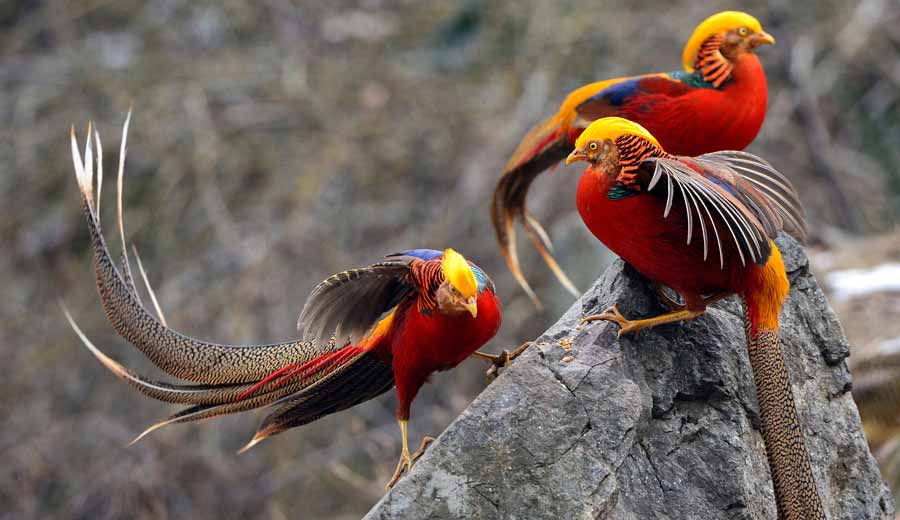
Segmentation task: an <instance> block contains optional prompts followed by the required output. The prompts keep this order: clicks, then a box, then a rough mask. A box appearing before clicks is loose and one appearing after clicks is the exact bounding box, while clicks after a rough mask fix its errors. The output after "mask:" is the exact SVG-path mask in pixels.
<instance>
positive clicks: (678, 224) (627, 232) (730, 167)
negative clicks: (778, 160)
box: [566, 117, 825, 520]
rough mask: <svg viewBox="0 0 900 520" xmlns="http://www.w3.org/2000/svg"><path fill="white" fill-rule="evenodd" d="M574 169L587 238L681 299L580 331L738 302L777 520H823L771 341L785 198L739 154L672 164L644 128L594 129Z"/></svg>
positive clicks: (665, 319)
mask: <svg viewBox="0 0 900 520" xmlns="http://www.w3.org/2000/svg"><path fill="white" fill-rule="evenodd" d="M573 162H586V163H587V165H588V166H587V169H586V170H585V172H584V173H583V174H582V176H581V181H580V183H579V185H578V194H577V205H578V211H579V213H581V217H582V219H583V220H584V222H585V224H587V227H588V228H589V229H590V230H591V232H592V233H593V234H594V235H595V236H596V237H597V238H599V239H600V241H602V242H603V243H604V244H606V246H607V247H609V248H610V249H612V250H613V252H615V253H616V254H618V255H619V256H621V257H622V258H623V259H624V260H625V261H627V262H628V263H630V264H631V265H633V266H634V267H635V268H636V269H637V270H638V271H640V272H641V273H643V274H644V275H645V276H647V277H648V278H649V279H650V280H652V281H653V282H655V283H657V284H662V285H665V286H668V287H670V288H672V289H674V290H675V291H676V292H677V293H678V294H680V295H681V298H682V299H683V303H678V302H675V301H674V300H671V299H669V300H668V302H667V303H668V305H669V306H670V307H671V312H669V313H666V314H663V315H661V316H655V317H651V318H644V319H637V320H633V319H627V318H625V317H624V316H623V315H622V313H621V312H619V309H617V308H616V307H611V308H609V309H607V310H606V311H605V312H604V313H602V314H597V315H593V316H588V317H586V318H585V319H584V320H583V321H584V322H591V321H595V320H607V321H613V322H615V323H617V324H618V325H619V326H620V327H621V328H620V330H619V335H620V336H621V335H622V334H627V333H634V332H637V331H639V330H641V329H645V328H648V327H655V326H657V325H662V324H665V323H672V322H676V321H682V320H689V319H693V318H696V317H698V316H701V315H702V314H703V313H704V312H705V310H706V307H707V305H709V304H710V303H712V302H713V301H715V300H717V299H719V298H722V297H723V296H727V295H730V294H737V295H739V296H740V297H741V298H742V300H743V302H744V310H745V327H746V340H747V351H748V354H749V358H750V365H751V368H752V370H753V379H754V381H755V383H756V391H757V397H758V399H759V412H760V419H761V423H762V435H763V440H764V442H765V445H766V453H767V455H768V460H769V468H770V470H771V474H772V482H773V484H774V488H775V498H776V501H777V506H778V511H779V518H780V519H784V520H800V519H803V520H821V519H823V518H825V513H824V509H823V506H822V501H821V499H820V498H819V493H818V490H817V489H816V481H815V479H814V477H813V473H812V469H811V466H810V461H809V453H808V452H807V450H806V446H805V444H804V440H803V433H802V429H801V427H800V422H799V420H798V418H797V410H796V406H795V404H794V397H793V394H792V391H791V385H790V381H789V378H788V372H787V367H786V366H785V361H784V355H783V354H782V351H781V347H780V345H779V342H778V323H779V314H780V313H781V307H782V305H783V304H784V300H785V298H786V297H787V294H788V289H789V283H788V279H787V273H786V272H785V268H784V264H783V262H782V260H781V253H780V252H779V251H778V248H777V247H776V246H775V243H774V242H773V241H772V239H773V238H774V237H775V236H776V234H777V233H778V232H779V231H781V230H785V231H787V232H788V233H791V234H793V235H794V236H796V237H797V238H801V239H802V238H803V236H804V234H805V224H804V219H803V210H802V208H801V206H800V201H799V200H798V198H797V192H796V191H795V190H794V187H793V186H792V185H791V183H790V182H789V181H788V180H787V179H786V178H785V177H784V176H783V175H781V174H780V173H778V172H777V171H776V170H775V169H774V168H773V167H772V166H771V165H770V164H769V163H767V162H766V161H764V160H762V159H760V158H759V157H756V156H754V155H751V154H748V153H744V152H736V151H724V152H715V153H709V154H705V155H700V156H698V157H686V156H674V155H671V154H669V153H668V152H666V150H665V149H664V148H663V147H662V145H661V144H660V142H659V141H657V139H656V138H655V137H654V136H653V135H652V134H651V133H650V132H649V131H648V130H647V129H646V128H644V127H642V126H641V125H639V124H637V123H634V122H631V121H627V120H625V119H621V118H618V117H608V118H603V119H599V120H597V121H595V122H593V123H592V124H591V125H590V126H589V127H588V128H587V129H586V130H585V131H584V132H583V133H582V134H581V136H579V138H578V141H577V142H576V143H575V150H573V151H572V153H571V154H570V155H569V156H568V158H567V159H566V163H567V164H571V163H573ZM660 294H661V296H663V297H664V298H663V299H664V300H666V299H667V297H665V292H664V291H663V289H660Z"/></svg>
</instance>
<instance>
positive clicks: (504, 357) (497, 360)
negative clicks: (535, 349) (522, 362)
mask: <svg viewBox="0 0 900 520" xmlns="http://www.w3.org/2000/svg"><path fill="white" fill-rule="evenodd" d="M533 344H534V342H533V341H526V342H525V343H522V344H521V345H519V346H518V347H517V348H516V349H515V350H513V351H512V352H509V351H507V350H504V351H502V352H500V353H499V354H497V355H494V354H485V353H484V352H475V353H473V354H472V355H473V356H476V357H480V358H481V359H484V360H486V361H489V362H490V363H491V366H490V368H488V369H487V372H485V375H486V376H487V378H488V381H493V380H494V379H496V378H497V376H498V375H500V369H501V368H506V367H507V366H509V364H510V363H511V362H512V360H514V359H516V358H517V357H519V356H520V355H521V354H522V353H523V352H525V351H526V350H528V347H530V346H531V345H533Z"/></svg>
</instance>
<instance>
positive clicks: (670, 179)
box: [663, 175, 675, 218]
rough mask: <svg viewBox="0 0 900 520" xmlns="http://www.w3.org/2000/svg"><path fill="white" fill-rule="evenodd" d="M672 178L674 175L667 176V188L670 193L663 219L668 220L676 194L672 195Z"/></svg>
mask: <svg viewBox="0 0 900 520" xmlns="http://www.w3.org/2000/svg"><path fill="white" fill-rule="evenodd" d="M672 177H674V175H666V181H667V188H668V190H669V191H668V193H667V194H666V209H665V210H663V218H668V216H669V212H670V211H672V199H673V198H674V197H675V194H674V193H672Z"/></svg>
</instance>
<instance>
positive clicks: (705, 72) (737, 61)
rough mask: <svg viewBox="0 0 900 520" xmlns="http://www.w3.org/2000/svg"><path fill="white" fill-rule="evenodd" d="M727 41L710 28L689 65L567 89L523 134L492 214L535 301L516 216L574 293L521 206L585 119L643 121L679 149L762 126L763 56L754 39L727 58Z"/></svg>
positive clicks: (741, 144) (726, 146) (722, 145)
mask: <svg viewBox="0 0 900 520" xmlns="http://www.w3.org/2000/svg"><path fill="white" fill-rule="evenodd" d="M761 34H765V33H761ZM751 38H752V36H751ZM766 38H771V37H768V35H766ZM758 41H765V42H766V43H771V41H774V40H771V41H770V40H761V39H758V40H757V42H758ZM732 42H733V40H730V39H727V38H725V37H723V36H722V35H721V34H716V35H713V36H711V37H710V38H709V40H708V45H706V46H704V47H702V48H701V50H700V51H699V54H698V56H697V63H696V64H695V66H697V68H698V70H697V72H694V73H685V72H675V73H670V74H649V75H643V76H634V77H625V78H616V79H612V80H607V81H599V82H596V83H591V84H589V85H585V86H583V87H581V88H579V89H577V90H575V91H574V92H572V93H571V94H569V96H568V97H567V98H566V100H565V101H564V102H563V103H562V105H561V107H560V109H559V111H558V112H557V114H556V115H555V116H553V117H552V118H550V119H547V120H545V121H543V122H541V123H539V124H538V125H536V126H535V127H534V128H532V129H531V131H529V133H528V134H527V135H526V136H525V138H523V139H522V141H521V143H520V144H519V146H518V148H517V149H516V151H515V152H514V153H513V155H512V157H511V158H510V159H509V161H508V162H507V164H506V166H505V168H504V171H503V176H502V177H501V178H500V180H499V181H498V183H497V187H496V188H495V191H494V195H493V200H492V205H491V216H492V220H493V224H494V230H495V232H496V235H497V240H498V242H499V244H500V248H501V251H502V253H503V256H504V259H505V260H506V263H507V265H508V266H509V268H510V270H511V271H512V273H513V276H514V277H515V278H516V280H517V281H518V282H519V284H520V285H521V286H522V287H523V289H525V291H526V293H527V294H528V295H529V296H530V297H531V298H532V300H533V301H534V302H535V303H536V304H538V300H537V297H536V296H535V295H534V293H533V291H532V290H531V288H530V286H529V285H528V282H527V280H526V279H525V277H524V275H523V274H522V272H521V268H520V266H519V260H518V255H517V253H516V251H515V230H514V226H513V224H514V220H515V219H516V218H518V219H520V220H521V221H522V223H523V225H524V227H525V229H526V231H527V232H528V234H529V236H530V238H531V239H532V241H533V242H534V244H535V246H536V247H537V249H538V252H539V253H540V254H541V256H542V257H543V258H544V260H545V262H546V263H547V264H548V266H549V267H550V269H551V270H552V271H553V272H554V274H556V276H557V278H559V280H560V282H561V283H562V284H563V285H564V286H565V287H566V288H567V289H568V290H569V291H570V292H572V293H573V294H577V290H576V289H575V287H574V285H573V284H572V283H571V282H570V281H569V280H568V277H566V275H565V273H564V272H563V270H562V269H561V268H559V266H558V265H557V264H556V262H555V260H554V259H553V257H552V255H551V254H550V253H549V250H550V246H549V242H548V240H547V239H546V238H545V237H546V233H544V232H543V230H542V229H541V228H540V224H539V223H537V221H536V220H535V219H534V218H533V217H532V216H531V215H530V214H529V213H528V211H527V209H526V207H525V204H526V197H527V194H528V189H529V187H530V185H531V183H532V182H533V181H534V179H535V178H536V177H537V176H538V175H539V174H540V173H541V172H542V171H545V170H547V169H548V168H550V167H552V166H553V165H555V164H557V163H558V162H559V161H560V160H562V159H563V158H565V156H566V155H567V154H568V153H569V152H571V151H572V149H573V148H574V146H575V141H576V140H577V139H578V137H579V135H580V134H581V132H582V131H583V130H584V128H585V127H586V126H587V125H588V124H589V123H590V122H592V121H594V120H597V119H600V118H603V117H622V118H624V119H628V120H631V121H634V122H636V123H639V124H641V125H642V126H644V127H645V128H646V129H647V130H649V131H650V133H651V134H653V135H654V136H655V137H656V139H657V140H658V141H659V143H660V144H661V145H662V146H663V147H664V148H665V149H666V150H668V151H669V152H670V153H674V154H678V155H688V156H694V155H701V154H704V153H709V152H714V151H717V150H742V149H744V148H745V147H746V146H747V145H749V144H750V143H751V142H752V141H753V139H754V138H755V137H756V134H757V133H758V132H759V129H760V128H761V127H762V123H763V120H764V119H765V114H766V105H767V102H768V87H767V84H766V76H765V72H764V70H763V67H762V63H761V62H760V61H759V58H758V57H757V56H756V54H754V53H753V52H751V51H752V48H753V46H755V45H758V43H754V44H751V45H750V46H748V47H746V48H743V47H740V48H739V51H735V52H733V53H732V52H730V51H723V52H725V54H729V57H728V58H725V57H724V55H723V53H722V52H720V50H719V49H720V48H722V49H724V48H725V46H728V45H732ZM701 62H702V65H701Z"/></svg>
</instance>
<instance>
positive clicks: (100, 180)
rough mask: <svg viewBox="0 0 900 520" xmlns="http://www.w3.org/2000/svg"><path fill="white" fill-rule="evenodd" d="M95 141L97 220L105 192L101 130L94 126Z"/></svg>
mask: <svg viewBox="0 0 900 520" xmlns="http://www.w3.org/2000/svg"><path fill="white" fill-rule="evenodd" d="M94 143H95V145H96V147H97V220H98V221H99V220H100V195H101V194H102V193H103V144H101V143H100V132H98V131H97V128H96V127H94Z"/></svg>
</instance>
